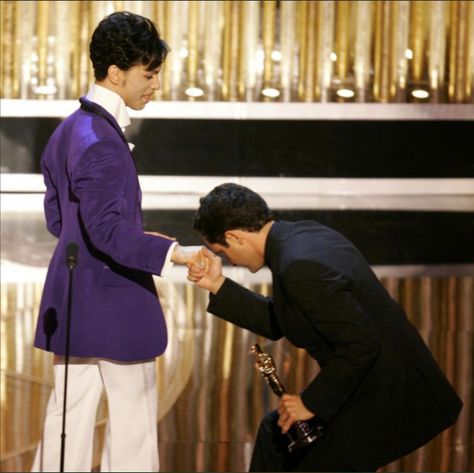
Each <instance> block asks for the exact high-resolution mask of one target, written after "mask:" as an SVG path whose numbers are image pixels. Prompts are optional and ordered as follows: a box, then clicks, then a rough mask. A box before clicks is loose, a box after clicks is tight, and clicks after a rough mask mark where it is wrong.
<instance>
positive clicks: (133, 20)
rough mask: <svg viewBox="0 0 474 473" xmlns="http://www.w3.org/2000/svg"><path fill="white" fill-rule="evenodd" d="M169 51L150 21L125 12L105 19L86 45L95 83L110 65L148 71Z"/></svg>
mask: <svg viewBox="0 0 474 473" xmlns="http://www.w3.org/2000/svg"><path fill="white" fill-rule="evenodd" d="M168 52H169V47H168V45H167V44H166V43H165V41H163V40H162V39H161V38H160V35H159V33H158V31H157V29H156V27H155V25H154V24H153V22H152V21H150V20H149V19H148V18H145V17H143V16H140V15H136V14H135V13H130V12H127V11H123V12H115V13H112V14H110V15H108V16H106V17H105V18H104V19H103V20H102V21H101V22H100V23H99V24H98V25H97V28H96V29H95V31H94V33H93V34H92V39H91V42H90V45H89V53H90V58H91V61H92V65H93V67H94V76H95V78H96V79H97V80H104V79H105V78H106V77H107V71H108V68H109V67H110V66H111V65H116V66H117V67H118V68H120V69H122V70H123V71H127V70H128V69H130V68H131V67H133V66H136V65H144V66H147V70H148V71H151V70H153V69H156V68H157V67H159V66H160V65H161V64H162V63H163V62H164V60H165V59H166V56H167V54H168Z"/></svg>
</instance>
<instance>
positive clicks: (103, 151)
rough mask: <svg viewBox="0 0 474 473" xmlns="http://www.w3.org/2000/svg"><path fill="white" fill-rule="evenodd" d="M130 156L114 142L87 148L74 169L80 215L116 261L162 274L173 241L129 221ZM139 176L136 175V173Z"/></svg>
mask: <svg viewBox="0 0 474 473" xmlns="http://www.w3.org/2000/svg"><path fill="white" fill-rule="evenodd" d="M129 160H130V156H129V155H128V154H127V153H125V152H124V151H123V150H122V149H121V147H120V146H119V145H118V144H116V143H113V142H107V141H101V142H98V143H96V144H94V145H92V146H91V147H90V148H88V149H87V151H86V153H85V154H84V155H83V156H82V157H81V159H80V160H79V163H78V165H77V166H76V167H75V168H74V169H73V170H72V171H71V175H70V179H71V189H72V192H73V193H74V195H75V196H76V197H77V198H78V200H79V212H80V218H81V219H82V222H83V224H84V227H85V229H86V232H87V235H88V237H89V238H90V241H91V242H92V244H93V245H94V247H95V248H97V249H98V250H99V251H101V252H103V253H105V254H107V255H108V256H110V257H111V258H112V259H113V260H114V261H116V262H117V263H119V264H121V265H123V266H126V267H129V268H133V269H139V270H143V271H147V272H150V273H154V274H158V275H159V274H161V271H162V268H163V265H164V263H165V259H166V254H167V252H168V249H169V247H170V246H171V245H172V244H173V241H172V240H169V239H167V238H160V237H157V236H152V235H146V234H145V233H144V232H143V229H142V228H140V227H139V226H137V225H135V224H134V223H133V222H130V221H129V220H127V217H126V211H127V205H140V203H139V202H138V201H137V202H135V204H131V202H133V200H134V199H137V196H136V195H133V196H130V195H127V179H129V178H130V174H129V173H127V169H128V167H129V166H130V161H129ZM133 178H134V179H136V175H133Z"/></svg>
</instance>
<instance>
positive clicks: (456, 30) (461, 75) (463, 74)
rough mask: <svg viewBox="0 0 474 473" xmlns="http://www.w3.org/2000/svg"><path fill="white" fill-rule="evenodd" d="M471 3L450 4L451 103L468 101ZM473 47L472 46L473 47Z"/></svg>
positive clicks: (449, 93) (454, 2) (449, 95)
mask: <svg viewBox="0 0 474 473" xmlns="http://www.w3.org/2000/svg"><path fill="white" fill-rule="evenodd" d="M469 3H470V2H465V1H452V2H450V9H451V18H450V26H451V29H450V34H449V40H450V48H449V85H448V97H449V101H450V102H455V103H462V102H465V101H466V99H468V97H469V94H466V83H468V82H470V81H471V80H472V79H468V72H467V67H466V66H467V65H468V64H469V62H470V61H471V60H472V57H469V56H470V55H469V49H470V48H468V44H467V43H468V40H469V39H470V36H471V35H470V34H469V31H470V28H469V27H468V22H469V20H470V19H471V18H470V17H471V8H472V7H470V6H469ZM471 47H472V46H471Z"/></svg>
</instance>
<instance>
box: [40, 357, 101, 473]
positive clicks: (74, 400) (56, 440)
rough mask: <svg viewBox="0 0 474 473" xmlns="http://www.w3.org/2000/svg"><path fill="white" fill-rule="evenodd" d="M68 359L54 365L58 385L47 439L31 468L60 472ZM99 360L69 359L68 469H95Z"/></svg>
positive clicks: (46, 429)
mask: <svg viewBox="0 0 474 473" xmlns="http://www.w3.org/2000/svg"><path fill="white" fill-rule="evenodd" d="M63 360H64V359H61V358H60V359H59V362H57V363H55V365H54V378H55V380H54V388H53V391H52V393H51V397H50V399H49V402H48V406H47V408H46V418H45V421H44V429H43V438H42V440H41V441H40V443H39V445H38V449H37V451H36V456H35V459H34V462H33V466H32V470H31V471H59V467H60V458H61V432H62V420H63V399H64V398H63V395H64V373H65V366H64V364H63V363H64V361H63ZM102 388H103V385H102V379H101V377H100V372H99V367H98V365H97V361H96V360H94V359H90V358H76V357H71V358H70V359H69V367H68V386H67V407H66V425H65V434H66V438H65V448H64V452H65V456H64V471H91V467H92V447H93V439H94V427H95V419H96V412H97V407H98V404H99V401H100V395H101V392H102Z"/></svg>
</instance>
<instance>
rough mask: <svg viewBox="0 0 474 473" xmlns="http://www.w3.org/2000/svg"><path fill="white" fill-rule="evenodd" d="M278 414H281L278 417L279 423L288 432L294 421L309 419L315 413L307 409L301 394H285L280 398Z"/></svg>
mask: <svg viewBox="0 0 474 473" xmlns="http://www.w3.org/2000/svg"><path fill="white" fill-rule="evenodd" d="M278 414H279V416H280V417H279V418H278V425H279V426H280V427H281V430H282V432H283V433H286V432H288V429H289V428H290V427H291V426H292V425H293V423H294V422H296V421H298V420H309V419H311V418H313V417H314V414H313V413H312V412H311V411H309V410H308V409H306V407H305V405H304V404H303V401H302V400H301V396H300V395H299V394H283V396H282V397H281V398H280V405H279V406H278Z"/></svg>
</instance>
